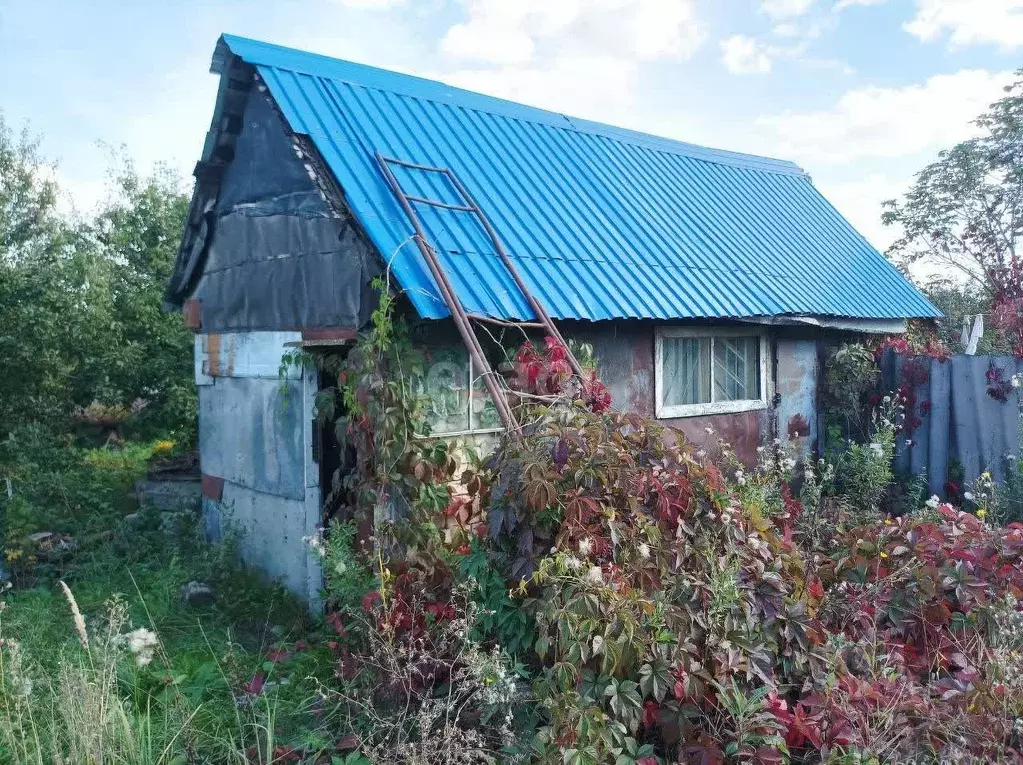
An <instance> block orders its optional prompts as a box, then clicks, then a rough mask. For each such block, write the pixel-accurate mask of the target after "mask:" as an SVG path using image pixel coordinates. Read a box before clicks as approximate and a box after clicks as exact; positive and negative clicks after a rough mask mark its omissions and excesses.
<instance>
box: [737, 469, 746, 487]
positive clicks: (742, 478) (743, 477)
mask: <svg viewBox="0 0 1023 765" xmlns="http://www.w3.org/2000/svg"><path fill="white" fill-rule="evenodd" d="M735 482H736V483H738V484H739V485H740V486H742V485H743V484H744V483H746V474H745V473H744V472H742V471H741V470H736V471H735Z"/></svg>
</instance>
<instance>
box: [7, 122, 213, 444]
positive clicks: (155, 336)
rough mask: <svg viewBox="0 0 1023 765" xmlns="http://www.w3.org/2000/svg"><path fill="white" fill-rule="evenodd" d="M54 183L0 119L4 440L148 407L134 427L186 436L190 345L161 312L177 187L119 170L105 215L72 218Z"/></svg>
mask: <svg viewBox="0 0 1023 765" xmlns="http://www.w3.org/2000/svg"><path fill="white" fill-rule="evenodd" d="M54 176H55V174H54V168H53V167H52V166H51V165H49V164H47V163H46V161H45V160H44V158H43V157H42V156H41V154H40V152H39V144H38V141H37V140H35V139H33V138H32V137H31V136H29V135H28V134H27V133H24V132H23V133H22V134H21V135H15V134H14V132H13V131H11V130H10V129H9V128H8V127H7V126H6V124H5V123H4V122H3V119H2V115H0V357H2V358H3V359H4V365H5V368H6V370H5V371H6V373H5V374H4V375H2V376H0V423H2V424H0V435H2V434H4V433H6V432H8V431H11V430H14V429H16V428H17V427H18V426H19V425H21V424H24V423H28V422H39V423H43V424H47V425H59V424H63V423H66V418H67V417H68V415H69V414H70V413H71V412H72V411H74V410H75V409H77V408H80V407H84V406H87V405H89V404H90V403H92V402H94V401H98V402H101V403H104V404H126V403H130V402H132V401H133V400H136V399H145V400H148V401H149V402H150V403H149V406H148V407H147V408H146V410H145V413H144V415H143V416H142V418H141V419H140V421H139V423H138V424H139V425H142V424H144V423H146V421H148V425H149V426H151V427H153V428H156V429H159V430H175V429H179V428H190V427H191V422H192V421H193V420H194V415H195V403H194V399H195V392H194V385H193V383H192V354H191V351H190V347H191V343H192V339H191V336H190V335H189V333H188V332H187V331H186V330H185V329H184V328H183V327H182V323H181V320H180V317H178V316H173V315H166V314H164V313H163V312H162V311H161V296H162V290H163V285H164V283H165V282H166V279H167V278H168V275H169V273H170V269H171V267H172V266H173V262H174V257H175V252H176V248H177V241H178V239H179V237H180V232H181V230H182V227H183V222H184V216H185V214H186V212H187V205H188V202H187V198H186V197H185V196H184V194H183V193H182V191H181V189H180V183H179V181H178V179H177V178H176V177H175V176H174V175H173V174H172V173H170V172H169V171H167V170H166V169H157V170H156V171H155V172H154V173H153V174H152V175H149V176H145V177H144V176H141V175H139V174H138V173H137V172H136V171H135V169H134V168H133V167H132V166H131V165H130V164H129V163H127V162H125V163H122V164H121V165H120V166H119V167H118V168H116V169H115V172H114V173H113V176H112V192H113V193H112V194H111V195H110V197H109V198H108V200H107V201H106V202H105V203H104V205H103V206H102V207H101V208H100V210H99V211H98V212H96V213H95V214H93V215H91V216H87V217H77V216H76V217H72V216H67V215H64V214H62V213H61V211H60V210H59V209H58V205H57V200H58V196H59V188H58V185H57V182H56V180H55V178H54Z"/></svg>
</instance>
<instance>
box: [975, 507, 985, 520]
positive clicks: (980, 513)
mask: <svg viewBox="0 0 1023 765" xmlns="http://www.w3.org/2000/svg"><path fill="white" fill-rule="evenodd" d="M986 515H987V510H985V509H984V508H983V507H982V508H980V510H978V511H977V517H978V518H980V519H981V520H984V517H985V516H986Z"/></svg>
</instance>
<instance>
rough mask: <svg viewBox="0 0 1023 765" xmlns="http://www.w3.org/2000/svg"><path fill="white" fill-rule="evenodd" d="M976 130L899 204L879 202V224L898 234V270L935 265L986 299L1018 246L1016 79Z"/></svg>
mask: <svg viewBox="0 0 1023 765" xmlns="http://www.w3.org/2000/svg"><path fill="white" fill-rule="evenodd" d="M1017 74H1018V75H1019V76H1020V77H1023V69H1021V70H1020V71H1019V72H1018V73H1017ZM976 124H977V126H978V127H979V128H980V129H981V134H980V135H979V136H978V137H976V138H972V139H970V140H968V141H963V142H962V143H960V144H958V145H956V146H954V147H953V148H951V149H949V150H947V151H943V152H941V154H939V155H938V160H937V161H936V162H934V163H932V164H930V165H928V166H927V167H925V168H924V169H923V170H922V171H921V172H920V173H919V174H918V175H917V178H916V182H915V183H914V185H913V187H912V188H911V189H910V190H909V192H908V193H907V194H906V196H905V198H904V199H903V200H902V201H896V200H889V201H887V202H885V208H886V209H885V212H884V214H883V221H884V223H885V224H886V225H894V224H898V225H900V226H901V227H902V230H903V235H902V236H901V237H900V238H899V239H898V240H897V241H896V242H895V244H893V245H892V248H891V249H890V250H889V255H890V256H891V257H892V258H893V259H894V260H895V261H896V262H897V263H899V264H900V265H903V266H904V267H905V266H909V265H911V264H914V263H923V264H927V265H930V266H935V267H937V268H938V270H939V271H941V272H942V273H944V274H955V275H957V276H958V277H959V279H961V280H965V281H967V282H971V283H973V285H974V287H975V289H976V290H979V291H981V292H982V293H984V294H986V295H987V297H988V299H989V300H990V299H991V298H993V297H994V296H995V293H996V291H997V289H998V286H999V282H1000V280H1001V279H1003V278H1004V275H1005V274H1007V273H1009V272H1010V271H1011V270H1012V269H1013V268H1014V267H1015V265H1016V263H1018V260H1017V258H1018V256H1019V254H1020V244H1021V239H1023V79H1021V80H1019V81H1017V82H1015V83H1014V84H1013V85H1011V86H1009V87H1007V88H1006V95H1005V97H1004V98H1002V99H1001V100H999V101H997V102H996V103H994V104H992V106H991V108H990V110H989V111H988V112H986V113H985V114H983V115H982V116H981V117H979V118H978V119H977V121H976Z"/></svg>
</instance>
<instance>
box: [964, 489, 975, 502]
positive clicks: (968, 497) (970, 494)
mask: <svg viewBox="0 0 1023 765" xmlns="http://www.w3.org/2000/svg"><path fill="white" fill-rule="evenodd" d="M963 499H965V500H967V501H968V502H973V492H972V491H967V492H963Z"/></svg>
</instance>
